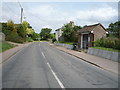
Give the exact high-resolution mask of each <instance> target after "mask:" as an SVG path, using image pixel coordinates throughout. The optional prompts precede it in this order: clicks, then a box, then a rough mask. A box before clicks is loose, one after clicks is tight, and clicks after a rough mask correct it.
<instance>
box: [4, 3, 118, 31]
mask: <svg viewBox="0 0 120 90" xmlns="http://www.w3.org/2000/svg"><path fill="white" fill-rule="evenodd" d="M20 3H21V6H22V7H23V9H24V13H23V17H26V18H24V19H23V20H26V21H28V22H29V23H30V25H31V26H32V27H33V29H34V30H35V32H37V33H40V31H41V28H45V27H48V28H52V29H53V31H52V32H54V31H55V29H57V28H60V27H62V26H63V24H66V23H68V22H69V21H74V22H75V25H80V26H84V25H92V24H96V23H101V24H103V26H104V27H108V25H109V24H110V23H111V22H116V21H117V20H118V3H117V2H20ZM9 19H11V20H13V21H14V22H15V23H20V6H19V3H18V2H2V22H6V21H7V20H9Z"/></svg>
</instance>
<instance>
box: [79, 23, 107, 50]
mask: <svg viewBox="0 0 120 90" xmlns="http://www.w3.org/2000/svg"><path fill="white" fill-rule="evenodd" d="M78 33H79V35H78V47H79V48H81V49H88V47H92V46H93V41H96V40H97V39H100V38H102V37H106V34H107V32H106V29H105V28H104V27H103V25H102V24H100V23H98V24H95V25H90V26H85V27H84V28H82V29H81V30H79V32H78Z"/></svg>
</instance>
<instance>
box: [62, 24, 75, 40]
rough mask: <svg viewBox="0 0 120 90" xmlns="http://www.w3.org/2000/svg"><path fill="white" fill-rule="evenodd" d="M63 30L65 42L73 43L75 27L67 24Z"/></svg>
mask: <svg viewBox="0 0 120 90" xmlns="http://www.w3.org/2000/svg"><path fill="white" fill-rule="evenodd" d="M62 30H63V34H62V35H63V36H64V39H65V41H71V39H70V38H71V35H72V32H73V27H72V25H71V24H65V25H64V27H63V28H62Z"/></svg>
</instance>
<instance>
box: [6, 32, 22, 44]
mask: <svg viewBox="0 0 120 90" xmlns="http://www.w3.org/2000/svg"><path fill="white" fill-rule="evenodd" d="M6 40H7V41H11V42H16V43H23V42H24V39H23V38H21V37H20V36H18V34H14V33H11V34H10V35H8V36H7V37H6Z"/></svg>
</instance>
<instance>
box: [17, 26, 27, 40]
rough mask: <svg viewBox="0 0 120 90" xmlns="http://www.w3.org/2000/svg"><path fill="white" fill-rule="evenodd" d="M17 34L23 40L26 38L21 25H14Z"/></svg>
mask: <svg viewBox="0 0 120 90" xmlns="http://www.w3.org/2000/svg"><path fill="white" fill-rule="evenodd" d="M16 29H17V33H18V35H19V36H20V37H22V38H24V39H25V37H26V31H25V30H24V28H23V26H22V24H18V25H16Z"/></svg>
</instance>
